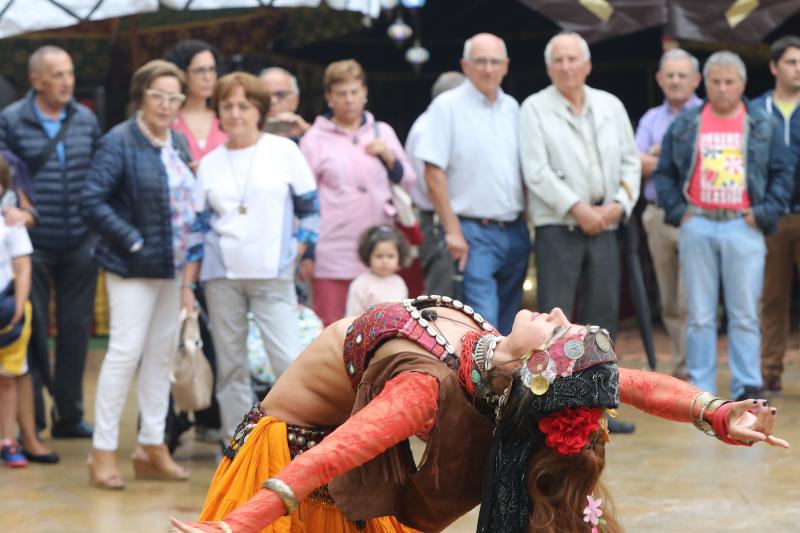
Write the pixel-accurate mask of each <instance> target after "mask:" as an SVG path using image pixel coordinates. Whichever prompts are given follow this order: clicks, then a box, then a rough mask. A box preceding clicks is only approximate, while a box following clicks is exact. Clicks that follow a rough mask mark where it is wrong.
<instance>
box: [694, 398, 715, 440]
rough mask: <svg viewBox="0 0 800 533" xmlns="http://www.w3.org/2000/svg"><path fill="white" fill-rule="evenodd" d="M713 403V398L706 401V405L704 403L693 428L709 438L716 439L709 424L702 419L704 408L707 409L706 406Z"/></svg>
mask: <svg viewBox="0 0 800 533" xmlns="http://www.w3.org/2000/svg"><path fill="white" fill-rule="evenodd" d="M713 401H714V398H712V399H710V400H708V401H707V402H706V403H704V404H703V405H702V406H701V407H700V416H699V418H698V419H697V420H695V421H694V427H696V428H697V429H699V430H700V431H702V432H703V433H705V434H706V435H708V436H709V437H716V436H717V434H716V433H715V432H714V428H713V427H712V426H711V424H709V423H708V422H706V421H705V419H704V418H703V415H704V414H705V412H706V408H708V406H709V405H711V402H713Z"/></svg>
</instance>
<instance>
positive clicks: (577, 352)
mask: <svg viewBox="0 0 800 533" xmlns="http://www.w3.org/2000/svg"><path fill="white" fill-rule="evenodd" d="M583 353H584V350H583V343H582V342H581V341H578V340H571V341H569V342H567V343H566V344H565V345H564V355H566V356H567V358H568V359H571V360H573V361H577V360H578V359H580V358H581V357H583Z"/></svg>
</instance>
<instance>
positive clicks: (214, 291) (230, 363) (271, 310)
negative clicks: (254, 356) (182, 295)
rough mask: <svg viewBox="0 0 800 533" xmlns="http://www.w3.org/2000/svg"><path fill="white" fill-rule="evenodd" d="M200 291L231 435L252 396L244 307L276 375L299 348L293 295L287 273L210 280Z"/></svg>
mask: <svg viewBox="0 0 800 533" xmlns="http://www.w3.org/2000/svg"><path fill="white" fill-rule="evenodd" d="M204 290H205V294H206V302H207V303H208V315H209V319H210V321H211V335H212V337H213V338H214V350H215V352H216V355H217V385H216V394H217V401H218V402H219V414H220V419H221V421H222V430H223V431H224V432H225V434H226V435H228V436H232V435H233V431H234V430H235V429H236V426H237V425H239V422H241V421H242V417H243V416H244V415H245V413H247V411H249V410H250V408H251V407H253V403H254V402H255V401H256V398H255V393H254V392H253V383H252V378H251V377H250V365H249V362H248V358H247V311H248V309H249V310H250V311H252V313H253V318H254V320H255V323H256V327H258V331H259V333H260V334H261V339H262V341H263V342H264V350H266V352H267V356H268V357H269V362H270V364H271V365H272V370H273V371H274V372H275V377H280V375H281V374H283V372H284V370H286V369H287V368H288V366H289V364H290V363H291V362H292V361H293V360H294V359H295V358H296V357H297V355H298V354H299V352H300V327H299V324H298V321H299V318H298V313H297V294H296V293H295V290H294V281H293V280H292V279H291V278H287V279H283V278H278V279H240V280H233V279H213V280H209V281H206V282H205V285H204Z"/></svg>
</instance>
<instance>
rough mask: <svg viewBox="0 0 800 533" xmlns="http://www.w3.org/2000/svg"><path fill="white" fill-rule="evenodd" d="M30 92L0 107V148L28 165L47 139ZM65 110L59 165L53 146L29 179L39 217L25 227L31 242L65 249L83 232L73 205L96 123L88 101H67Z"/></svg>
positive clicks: (86, 166)
mask: <svg viewBox="0 0 800 533" xmlns="http://www.w3.org/2000/svg"><path fill="white" fill-rule="evenodd" d="M35 95H36V94H35V92H34V91H29V92H28V94H27V95H26V96H25V97H24V98H22V99H21V100H17V101H16V102H14V103H13V104H10V105H9V106H8V107H6V108H5V109H3V111H2V112H0V150H10V151H11V152H13V153H14V154H15V155H16V156H17V157H19V158H20V159H21V160H22V161H24V162H25V164H26V165H27V166H28V167H29V168H30V167H32V166H34V165H36V164H37V163H38V160H39V157H40V156H41V155H42V152H43V151H44V148H45V147H46V146H47V144H48V143H49V142H50V137H48V135H47V132H46V131H45V130H44V127H43V126H42V123H41V122H40V121H39V117H37V116H36V111H35V110H34V107H33V106H34V98H35ZM65 111H66V113H67V116H70V115H74V116H73V117H72V120H71V121H70V123H69V127H68V129H67V131H66V133H65V136H64V140H63V142H64V154H65V156H66V165H65V167H64V168H62V166H61V162H60V161H59V159H58V154H57V153H56V150H53V153H52V154H51V155H50V158H49V159H48V160H47V162H46V163H45V164H44V165H43V166H42V167H41V169H40V171H39V173H38V174H37V175H36V176H31V178H32V179H33V193H34V195H35V197H36V210H37V211H38V212H39V223H38V224H37V225H36V227H34V228H31V229H30V230H28V232H29V233H30V236H31V240H32V241H33V245H34V247H36V248H37V249H43V250H48V251H54V252H59V251H66V250H70V249H73V248H75V247H76V246H78V245H79V244H80V243H81V242H83V240H84V239H85V238H86V237H87V235H88V229H87V228H86V225H85V224H84V223H83V221H82V220H81V216H80V213H79V211H78V206H79V205H80V196H81V191H82V190H83V184H84V181H85V179H86V172H87V171H88V169H89V163H90V162H91V160H92V153H93V152H94V150H95V148H96V145H97V141H98V139H99V138H100V127H99V126H98V124H97V119H96V118H95V116H94V114H93V113H92V112H91V111H90V110H89V108H88V107H86V106H84V105H81V104H79V103H77V102H75V101H72V102H70V103H69V104H67V107H66V110H65Z"/></svg>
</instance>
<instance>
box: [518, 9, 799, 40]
mask: <svg viewBox="0 0 800 533" xmlns="http://www.w3.org/2000/svg"><path fill="white" fill-rule="evenodd" d="M519 1H520V2H521V3H523V4H525V5H526V6H528V7H530V8H531V9H533V10H535V11H537V12H539V13H541V14H543V15H545V16H546V17H548V18H550V19H551V20H553V21H554V22H555V23H556V24H558V25H559V26H560V27H561V28H563V29H565V30H569V31H574V32H577V33H580V34H581V35H582V36H583V37H584V38H585V39H586V40H587V41H589V42H597V41H602V40H605V39H610V38H612V37H618V36H620V35H625V34H628V33H634V32H637V31H641V30H644V29H646V28H651V27H654V26H663V27H664V33H665V34H666V35H669V36H671V37H675V38H679V39H690V40H694V41H706V42H724V43H732V44H744V45H746V44H755V43H759V42H761V40H762V39H763V38H764V37H765V36H766V35H767V34H768V33H769V32H770V31H772V30H774V29H775V28H777V27H778V26H780V24H781V23H782V22H783V21H785V20H786V19H788V18H789V17H790V16H792V15H793V14H794V13H797V12H800V2H798V1H797V0H705V1H703V2H700V1H698V0H519Z"/></svg>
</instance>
